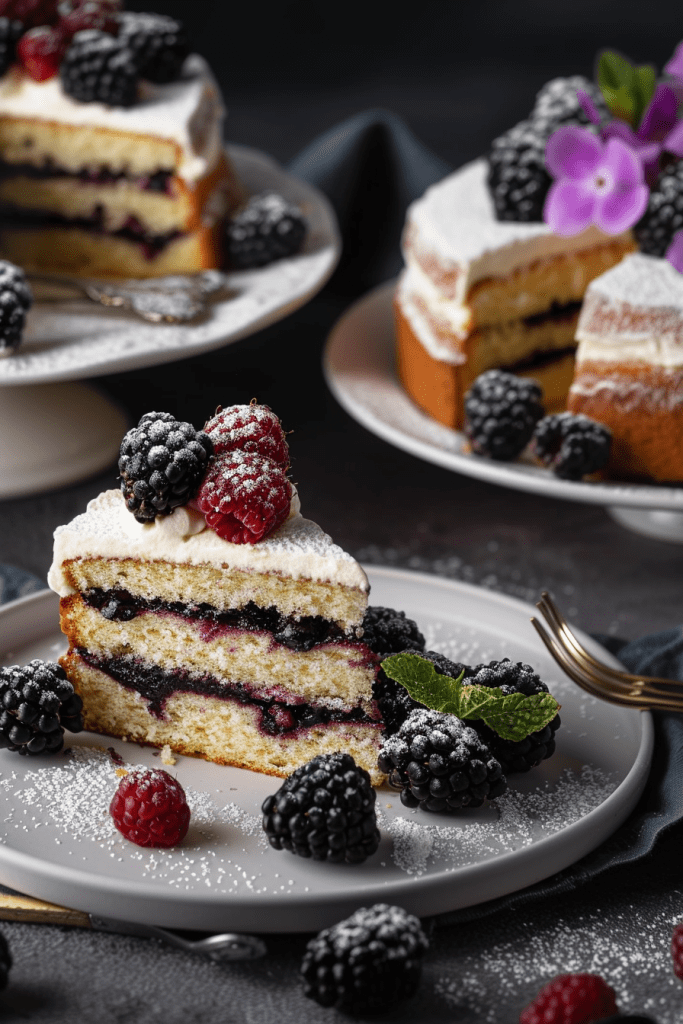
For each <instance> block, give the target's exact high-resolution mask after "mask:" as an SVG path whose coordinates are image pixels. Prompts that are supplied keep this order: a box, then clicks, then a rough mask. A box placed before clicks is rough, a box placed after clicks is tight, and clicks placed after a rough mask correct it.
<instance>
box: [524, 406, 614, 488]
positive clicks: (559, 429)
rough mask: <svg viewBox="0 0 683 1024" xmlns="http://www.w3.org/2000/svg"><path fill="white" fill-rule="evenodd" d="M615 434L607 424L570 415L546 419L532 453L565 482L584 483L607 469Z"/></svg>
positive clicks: (538, 427)
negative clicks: (586, 479)
mask: <svg viewBox="0 0 683 1024" xmlns="http://www.w3.org/2000/svg"><path fill="white" fill-rule="evenodd" d="M611 447H612V432H611V430H610V429H609V427H606V426H605V424H604V423H598V422H597V421H596V420H592V419H590V418H589V417H588V416H583V415H574V414H573V413H570V412H560V413H555V414H554V415H552V416H544V417H543V419H541V420H539V421H538V423H537V424H536V426H535V428H534V436H533V440H532V451H533V452H534V454H535V455H536V456H537V457H538V458H539V459H540V460H541V462H542V463H543V464H544V465H545V466H547V467H548V468H549V469H552V471H553V473H554V474H555V475H556V476H558V477H561V478H562V479H563V480H580V479H581V478H582V477H584V476H587V475H588V474H590V473H597V472H598V470H600V469H604V467H605V466H606V465H607V462H608V460H609V455H610V450H611Z"/></svg>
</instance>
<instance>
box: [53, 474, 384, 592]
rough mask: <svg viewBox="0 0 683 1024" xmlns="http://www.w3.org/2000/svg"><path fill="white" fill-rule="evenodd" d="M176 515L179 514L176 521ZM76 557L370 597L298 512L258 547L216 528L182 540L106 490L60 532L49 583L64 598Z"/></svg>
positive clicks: (363, 582)
mask: <svg viewBox="0 0 683 1024" xmlns="http://www.w3.org/2000/svg"><path fill="white" fill-rule="evenodd" d="M175 514H176V513H175V512H174V513H173V514H172V515H171V517H170V518H173V516H174V515H175ZM75 558H137V559H140V560H142V561H147V562H151V561H167V562H178V563H181V564H182V563H189V564H190V565H207V564H208V565H212V566H214V567H216V568H223V567H225V568H228V569H241V570H245V571H250V570H251V571H253V572H262V573H266V572H269V573H276V574H278V575H282V576H289V577H291V578H293V579H310V580H315V581H316V582H320V583H336V584H339V585H341V586H345V587H352V588H354V589H357V590H361V591H363V592H364V593H367V592H368V591H369V589H370V586H369V583H368V578H367V576H366V575H365V573H364V572H363V570H362V569H361V567H360V565H359V564H358V562H357V561H356V560H355V558H353V557H352V556H351V555H350V554H348V552H346V551H344V550H343V549H342V548H340V547H339V546H338V545H337V544H335V543H333V541H332V539H331V538H330V537H329V536H328V535H327V534H326V533H324V532H323V531H322V530H321V529H320V527H319V526H318V525H317V524H316V523H313V522H311V521H310V520H309V519H304V518H303V516H302V515H301V514H300V513H296V514H294V515H292V516H290V518H289V519H288V520H287V521H286V522H285V523H284V524H283V525H282V526H281V527H280V529H279V530H276V531H275V532H274V533H271V534H270V535H269V536H268V537H265V538H264V539H263V540H262V541H259V543H258V544H231V543H230V542H229V541H226V540H223V539H222V538H221V537H219V536H218V534H216V533H214V532H213V530H209V529H205V530H201V531H200V532H198V533H191V534H188V535H185V536H181V535H180V534H178V533H174V532H173V531H171V530H169V529H167V528H165V527H163V528H160V527H159V525H158V523H157V522H154V523H144V524H142V523H138V522H137V521H136V519H135V518H134V516H133V515H132V514H131V513H130V512H129V511H128V510H127V509H126V506H125V503H124V500H123V496H122V494H121V492H120V491H114V490H111V491H104V492H103V493H102V494H100V495H99V496H98V497H97V498H94V499H93V500H92V501H91V502H90V503H89V504H88V508H87V511H86V512H84V513H82V514H81V515H79V516H76V518H75V519H73V520H72V521H71V522H70V523H67V524H66V525H65V526H59V527H57V529H56V531H55V542H54V556H53V562H52V565H51V567H50V571H49V573H48V578H47V581H48V585H49V586H50V587H51V588H52V590H54V591H56V593H58V594H59V595H60V596H61V597H66V596H67V595H69V594H72V593H73V592H74V591H73V589H72V588H71V587H70V586H69V584H68V583H67V581H66V578H65V576H64V573H63V571H62V564H63V562H65V561H67V560H70V559H75Z"/></svg>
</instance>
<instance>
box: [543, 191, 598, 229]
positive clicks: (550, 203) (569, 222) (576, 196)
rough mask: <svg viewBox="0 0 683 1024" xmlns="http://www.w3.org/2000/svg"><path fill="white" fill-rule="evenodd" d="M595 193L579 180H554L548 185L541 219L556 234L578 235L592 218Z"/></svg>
mask: <svg viewBox="0 0 683 1024" xmlns="http://www.w3.org/2000/svg"><path fill="white" fill-rule="evenodd" d="M594 210H595V195H594V193H593V192H590V191H588V190H587V189H586V188H585V187H584V186H583V185H582V184H581V182H576V181H568V180H567V179H566V178H565V179H564V180H563V181H556V182H555V183H554V184H553V185H551V186H550V189H549V191H548V195H547V196H546V200H545V206H544V208H543V219H544V221H545V222H546V224H547V225H548V226H549V227H550V228H552V230H553V231H554V232H555V234H556V235H578V233H579V232H580V231H584V230H585V229H586V228H587V227H588V226H589V224H590V223H591V221H592V219H593V211H594Z"/></svg>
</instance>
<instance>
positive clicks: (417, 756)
mask: <svg viewBox="0 0 683 1024" xmlns="http://www.w3.org/2000/svg"><path fill="white" fill-rule="evenodd" d="M378 764H379V767H380V769H381V770H382V771H383V772H386V773H387V774H388V775H389V784H390V785H391V786H393V787H394V789H400V790H401V803H402V804H404V805H405V806H406V807H420V808H422V809H423V810H425V811H436V812H441V813H446V814H448V813H452V812H453V811H458V810H460V808H462V807H481V805H482V804H483V803H484V800H493V799H495V797H498V796H501V795H502V794H503V793H504V792H505V790H506V789H507V781H506V779H505V776H504V775H503V769H502V768H501V765H500V763H499V762H498V761H497V760H496V759H495V757H494V756H493V754H492V753H491V751H490V749H489V748H488V747H487V746H486V744H485V743H484V741H483V740H482V739H481V738H480V737H479V736H478V735H477V733H476V732H475V731H474V729H472V728H470V726H468V725H465V723H464V722H461V721H460V719H459V718H456V717H455V715H447V714H443V713H442V712H440V711H428V710H426V709H418V710H417V711H412V712H411V713H410V715H409V716H408V718H407V719H406V720H405V722H404V723H403V725H402V726H401V728H400V729H399V730H398V732H397V733H396V734H395V735H394V736H389V737H388V738H386V739H385V740H384V742H383V743H382V747H381V750H380V754H379V759H378Z"/></svg>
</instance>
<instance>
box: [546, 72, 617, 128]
mask: <svg viewBox="0 0 683 1024" xmlns="http://www.w3.org/2000/svg"><path fill="white" fill-rule="evenodd" d="M579 90H581V91H582V92H585V93H587V94H588V96H589V97H590V98H591V100H592V101H593V103H594V104H595V106H596V108H597V110H598V113H599V114H600V115H601V117H604V118H607V117H609V109H608V107H607V102H606V100H605V97H604V96H603V94H602V92H601V90H600V88H599V86H597V85H596V84H595V83H594V82H591V81H590V80H589V79H588V78H584V76H583V75H572V76H571V77H570V78H553V79H552V80H551V81H550V82H546V83H545V85H544V86H543V88H542V89H541V90H540V92H539V93H538V94H537V96H536V102H535V104H534V109H533V111H532V112H531V117H532V119H534V120H538V119H540V120H542V121H545V122H546V123H547V124H548V126H549V127H550V126H552V130H554V129H555V128H556V127H559V126H560V125H562V124H589V123H590V122H589V120H588V117H587V115H586V113H585V111H584V109H583V107H582V106H581V103H580V101H579V97H578V92H579Z"/></svg>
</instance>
